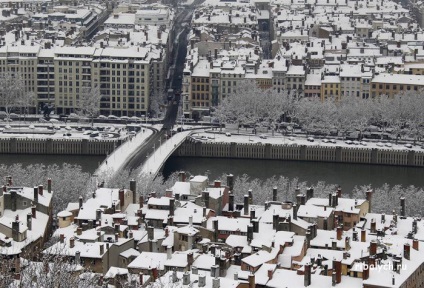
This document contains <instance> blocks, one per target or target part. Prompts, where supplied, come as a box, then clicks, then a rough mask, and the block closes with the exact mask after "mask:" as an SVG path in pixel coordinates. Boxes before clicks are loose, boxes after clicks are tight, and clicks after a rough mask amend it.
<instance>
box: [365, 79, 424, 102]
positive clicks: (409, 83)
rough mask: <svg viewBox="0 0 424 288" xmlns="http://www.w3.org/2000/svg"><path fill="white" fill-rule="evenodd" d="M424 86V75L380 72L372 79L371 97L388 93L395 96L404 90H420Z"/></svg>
mask: <svg viewBox="0 0 424 288" xmlns="http://www.w3.org/2000/svg"><path fill="white" fill-rule="evenodd" d="M422 88H424V76H422V75H407V74H387V73H380V74H379V75H376V76H375V77H374V78H373V79H372V81H371V88H370V94H371V97H376V96H379V95H388V96H389V97H393V96H394V95H396V94H399V93H403V92H411V91H419V90H421V89H422Z"/></svg>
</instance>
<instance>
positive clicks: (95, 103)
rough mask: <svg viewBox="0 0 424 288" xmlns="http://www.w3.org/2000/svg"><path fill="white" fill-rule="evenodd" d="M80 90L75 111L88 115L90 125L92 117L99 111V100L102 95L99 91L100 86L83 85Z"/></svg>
mask: <svg viewBox="0 0 424 288" xmlns="http://www.w3.org/2000/svg"><path fill="white" fill-rule="evenodd" d="M81 90H82V92H81V93H80V95H79V98H77V103H76V104H77V105H76V107H77V113H78V114H79V115H81V116H84V117H88V118H90V120H91V126H93V119H94V117H96V116H97V115H98V114H99V111H100V100H101V98H102V95H101V93H100V87H99V86H95V87H83V88H81Z"/></svg>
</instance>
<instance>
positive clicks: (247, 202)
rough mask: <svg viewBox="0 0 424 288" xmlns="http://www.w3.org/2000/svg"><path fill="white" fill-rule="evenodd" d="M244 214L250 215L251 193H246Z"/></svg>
mask: <svg viewBox="0 0 424 288" xmlns="http://www.w3.org/2000/svg"><path fill="white" fill-rule="evenodd" d="M243 209H244V211H243V212H244V213H243V214H244V215H249V195H244V206H243Z"/></svg>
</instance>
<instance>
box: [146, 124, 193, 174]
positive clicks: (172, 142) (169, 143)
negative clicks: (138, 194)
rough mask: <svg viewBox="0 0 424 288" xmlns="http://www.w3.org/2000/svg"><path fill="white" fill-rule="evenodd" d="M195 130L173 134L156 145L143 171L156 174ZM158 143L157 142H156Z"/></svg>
mask: <svg viewBox="0 0 424 288" xmlns="http://www.w3.org/2000/svg"><path fill="white" fill-rule="evenodd" d="M192 133H193V131H183V132H179V133H177V134H174V135H172V137H171V138H169V139H168V140H164V141H165V142H162V145H160V146H159V147H157V148H156V147H155V150H154V151H152V152H153V153H152V154H151V155H149V158H148V159H147V160H146V161H145V162H144V163H143V166H142V169H141V173H145V174H153V175H156V174H157V173H158V172H159V170H160V168H161V166H162V164H163V163H164V162H165V161H166V160H167V159H168V157H169V156H170V155H171V154H172V153H173V152H174V151H175V150H176V149H177V148H178V147H179V146H180V145H181V143H183V142H184V141H185V139H186V138H187V137H188V136H189V135H190V134H192ZM156 145H157V144H156Z"/></svg>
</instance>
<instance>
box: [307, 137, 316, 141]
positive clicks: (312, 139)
mask: <svg viewBox="0 0 424 288" xmlns="http://www.w3.org/2000/svg"><path fill="white" fill-rule="evenodd" d="M306 140H308V141H309V142H314V141H315V139H314V137H308V138H306Z"/></svg>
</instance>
